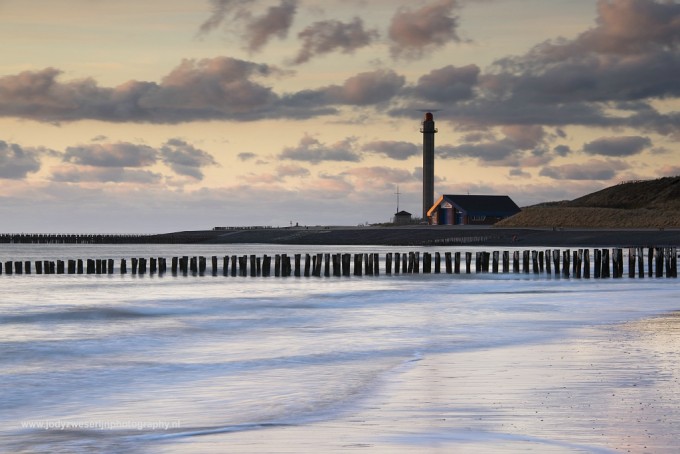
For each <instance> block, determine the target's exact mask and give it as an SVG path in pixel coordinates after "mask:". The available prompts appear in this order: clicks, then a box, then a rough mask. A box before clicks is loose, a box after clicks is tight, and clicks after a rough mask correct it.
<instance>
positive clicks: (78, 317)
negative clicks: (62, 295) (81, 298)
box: [0, 307, 171, 324]
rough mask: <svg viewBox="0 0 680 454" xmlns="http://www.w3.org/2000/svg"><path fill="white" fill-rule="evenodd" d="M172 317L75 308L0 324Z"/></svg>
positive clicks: (0, 320)
mask: <svg viewBox="0 0 680 454" xmlns="http://www.w3.org/2000/svg"><path fill="white" fill-rule="evenodd" d="M166 315H171V314H167V313H160V312H142V311H136V310H131V309H119V308H113V307H74V308H70V309H66V310H59V311H37V312H29V313H26V314H15V315H3V316H0V324H32V323H42V322H48V323H49V322H52V323H59V322H79V321H83V320H124V319H135V318H144V317H162V316H166Z"/></svg>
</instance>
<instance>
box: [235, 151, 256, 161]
mask: <svg viewBox="0 0 680 454" xmlns="http://www.w3.org/2000/svg"><path fill="white" fill-rule="evenodd" d="M236 156H237V157H238V158H239V159H240V160H241V161H250V160H251V159H255V158H256V157H257V155H256V154H255V153H239V154H238V155H236Z"/></svg>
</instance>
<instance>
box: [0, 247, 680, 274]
mask: <svg viewBox="0 0 680 454" xmlns="http://www.w3.org/2000/svg"><path fill="white" fill-rule="evenodd" d="M624 251H625V252H626V253H627V254H628V260H627V267H628V273H627V274H628V277H630V278H634V277H636V271H637V275H638V276H639V277H640V278H643V277H645V274H648V275H651V276H656V277H657V278H660V277H664V276H665V277H668V278H671V277H677V261H678V256H677V248H675V247H649V248H647V249H645V248H641V247H635V248H634V247H631V248H626V249H625V250H624V249H623V248H609V249H607V248H604V249H593V250H592V252H593V256H594V262H595V263H594V267H593V268H592V269H593V272H594V277H595V278H597V279H604V278H609V277H612V278H614V279H619V278H622V277H623V276H624V273H625V271H626V268H625V266H624V265H625V264H626V257H625V255H624ZM645 251H648V254H647V265H648V270H645V260H644V253H645ZM512 252H513V263H512V265H513V271H514V272H515V273H519V272H523V273H530V272H533V274H534V275H538V274H541V273H543V271H544V270H545V271H546V272H547V274H548V276H550V275H551V273H552V272H553V271H554V275H555V276H564V277H567V278H569V277H574V278H577V279H580V278H586V279H588V278H590V274H591V266H590V250H589V249H577V250H576V249H574V250H571V249H564V250H559V249H553V250H550V249H548V250H545V251H537V250H524V251H517V250H515V251H512ZM420 254H421V253H420V252H417V251H411V252H403V253H399V252H397V253H394V254H393V253H386V255H385V260H384V262H381V257H380V254H376V253H366V252H363V253H355V254H354V275H356V276H362V275H366V276H378V275H379V274H380V272H381V264H382V263H384V264H385V265H384V267H385V268H384V269H385V272H386V274H392V273H395V274H399V273H400V272H401V273H413V274H417V273H419V272H420V266H421V264H422V272H423V273H424V274H431V273H435V274H438V273H439V274H440V273H441V272H442V267H441V259H442V255H441V254H440V253H439V252H434V253H432V252H429V251H426V252H423V253H422V255H423V257H422V260H421V258H420ZM610 254H611V257H610ZM461 256H462V253H461V252H460V251H456V252H446V254H445V255H444V257H445V266H446V273H447V274H460V261H461ZM520 256H521V258H520ZM275 258H276V262H275V271H274V275H275V276H277V277H286V276H290V275H291V274H293V273H292V272H291V267H290V257H289V256H287V255H285V254H282V255H276V257H275ZM295 259H296V260H295V268H294V270H295V274H296V276H298V277H300V276H302V275H304V276H305V277H310V276H313V277H321V276H322V273H323V276H325V277H330V276H331V275H333V276H349V275H350V274H351V273H352V266H351V259H352V254H340V253H336V254H330V253H325V254H322V253H316V254H305V259H304V268H303V267H302V254H295ZM130 262H131V263H132V274H139V275H143V274H145V273H147V266H148V272H149V273H150V274H151V275H155V274H159V275H161V274H163V273H164V272H165V271H166V269H167V264H166V259H165V258H163V257H158V258H156V257H150V258H146V257H132V258H131V259H130ZM229 262H230V256H228V255H227V256H224V257H223V258H222V263H223V269H222V274H223V275H224V276H228V275H230V274H231V275H232V276H236V275H237V274H238V275H240V276H251V277H257V276H264V277H269V276H271V274H272V271H271V257H270V256H268V255H266V254H265V255H264V256H263V257H258V256H256V255H255V254H251V255H243V256H241V257H238V256H236V255H232V256H231V266H230V263H229ZM433 262H434V264H433ZM171 263H172V271H173V274H177V273H178V272H182V273H183V274H184V275H187V274H188V273H189V272H191V273H192V275H201V276H202V275H204V273H205V272H206V269H207V265H206V263H207V261H206V257H204V256H192V257H187V256H183V257H180V258H178V257H172V260H171ZM127 264H128V262H127V261H126V260H125V259H121V261H120V273H121V274H126V273H127V272H128V269H127ZM83 265H85V266H83ZM211 265H212V269H211V271H212V275H213V276H216V275H217V274H219V259H218V257H217V256H212V257H211ZM544 265H545V267H544ZM473 266H474V268H475V273H480V274H481V273H488V272H489V271H491V272H492V273H494V274H497V273H499V272H500V270H501V252H499V251H492V252H488V251H477V252H475V256H474V263H473V256H472V253H471V252H465V273H466V274H470V273H472V267H473ZM502 268H503V272H509V271H510V253H509V252H508V251H503V252H502ZM34 270H35V273H36V274H76V273H78V274H83V273H87V274H97V275H99V274H112V273H113V272H114V260H113V259H99V258H98V259H86V260H83V259H77V260H75V259H68V260H56V261H48V260H43V261H41V260H36V261H35V268H33V263H32V262H31V261H21V260H6V261H4V262H2V263H0V274H2V273H3V272H4V274H8V275H9V274H15V275H26V274H31V273H32V272H34Z"/></svg>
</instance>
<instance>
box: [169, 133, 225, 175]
mask: <svg viewBox="0 0 680 454" xmlns="http://www.w3.org/2000/svg"><path fill="white" fill-rule="evenodd" d="M160 157H161V159H162V160H163V162H164V163H165V164H167V165H168V166H170V168H171V169H172V170H173V171H174V172H175V173H176V174H178V175H184V176H189V177H192V178H195V179H197V180H202V179H203V172H202V171H201V168H203V167H207V166H214V165H217V161H215V158H213V156H212V155H211V154H210V153H207V152H205V151H203V150H199V149H198V148H195V147H194V146H193V145H190V144H188V143H187V142H185V141H184V140H181V139H170V140H168V141H167V142H166V143H165V145H163V147H161V149H160Z"/></svg>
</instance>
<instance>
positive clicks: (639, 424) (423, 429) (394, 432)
mask: <svg viewBox="0 0 680 454" xmlns="http://www.w3.org/2000/svg"><path fill="white" fill-rule="evenodd" d="M571 334H572V335H570V336H569V337H568V338H567V339H563V341H561V342H555V343H548V344H540V345H537V344H529V345H518V346H509V347H506V348H503V349H493V350H474V351H466V352H459V353H447V354H435V355H427V356H425V357H423V358H422V359H420V360H418V361H413V362H409V363H407V364H404V365H402V366H400V367H399V368H398V369H396V370H393V371H392V372H391V373H390V374H388V375H386V376H384V377H382V378H381V379H380V380H379V382H378V384H377V385H376V389H375V390H374V392H372V393H371V395H370V396H363V397H361V398H358V399H357V401H358V402H357V405H356V406H353V407H352V408H347V409H346V410H345V411H344V412H341V414H340V416H337V415H335V416H334V417H332V418H330V417H329V418H328V419H324V418H320V419H319V421H317V422H315V423H312V424H309V423H307V424H304V425H303V424H301V425H299V426H296V425H289V426H271V427H267V428H259V429H253V430H244V431H240V432H238V431H237V432H230V433H218V434H212V435H201V436H193V437H183V438H180V439H174V440H168V442H169V444H161V445H160V446H157V448H160V449H159V451H160V452H166V453H176V452H177V453H178V452H187V451H189V450H191V451H200V452H208V453H210V452H215V453H217V452H223V451H224V450H225V449H226V450H228V451H229V452H268V453H269V452H281V453H294V452H385V453H413V452H428V453H430V452H459V453H510V452H520V451H535V452H541V453H567V452H568V453H573V452H584V453H610V452H611V453H613V452H633V453H643V452H649V453H671V452H677V440H678V439H680V407H679V406H678V405H677V403H678V401H680V315H678V314H677V313H674V314H668V315H666V316H659V317H652V318H648V319H644V320H641V321H635V322H629V323H625V324H619V325H603V326H598V327H589V328H585V329H579V330H578V331H575V332H573V333H571ZM155 450H156V449H154V451H155Z"/></svg>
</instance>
